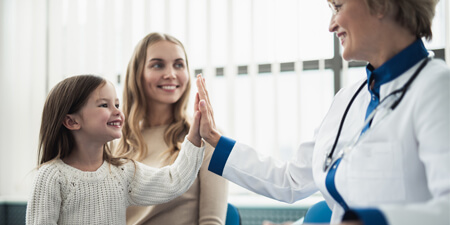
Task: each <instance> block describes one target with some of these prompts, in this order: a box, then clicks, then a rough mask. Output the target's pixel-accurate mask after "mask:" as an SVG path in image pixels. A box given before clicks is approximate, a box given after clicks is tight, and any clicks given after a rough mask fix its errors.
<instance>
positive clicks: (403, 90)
mask: <svg viewBox="0 0 450 225" xmlns="http://www.w3.org/2000/svg"><path fill="white" fill-rule="evenodd" d="M430 59H431V57H427V58H426V59H425V60H424V61H423V62H422V63H421V64H420V66H419V67H418V68H417V69H416V71H415V72H414V74H413V75H412V76H411V77H410V78H409V80H408V81H407V82H406V83H405V84H404V85H403V87H401V88H399V89H397V90H395V91H393V92H391V93H390V94H389V95H387V96H386V97H385V98H383V100H382V101H381V102H380V104H379V105H378V106H380V105H381V104H382V103H383V102H384V101H385V100H386V99H387V98H388V97H390V96H392V95H396V94H398V93H401V95H400V97H399V99H397V100H396V101H395V102H394V103H393V104H392V106H390V108H391V110H394V109H395V108H397V106H398V105H399V104H400V102H401V101H402V99H403V97H404V96H405V94H406V91H407V90H408V88H409V87H410V86H411V84H412V82H413V81H414V80H415V79H416V77H417V76H418V75H419V73H420V71H422V69H423V68H424V67H425V66H426V65H427V63H428V61H430ZM366 84H367V79H366V80H365V81H364V82H363V83H362V84H361V85H360V87H359V88H358V90H357V91H356V92H355V94H353V96H352V98H351V99H350V102H349V103H348V104H347V107H346V109H345V111H344V114H343V115H342V119H341V122H340V124H339V129H338V132H337V134H336V138H335V140H334V143H333V147H332V148H331V150H330V151H329V152H328V153H327V154H326V155H325V161H324V164H323V171H324V172H326V171H327V170H328V169H329V168H330V166H331V165H332V164H333V162H335V161H336V160H333V154H334V152H335V150H336V146H337V144H338V142H339V138H340V136H341V132H342V128H343V126H344V122H345V119H346V117H347V113H348V111H349V110H350V108H351V106H352V104H353V102H354V101H355V99H356V97H357V96H358V94H359V93H360V92H361V90H362V89H363V87H364V86H365V85H366ZM378 106H377V107H376V108H375V109H374V112H372V113H375V111H376V110H377V108H378ZM373 116H374V115H372V116H369V117H368V118H370V120H372V119H373ZM367 122H370V121H366V122H364V124H366V123H367ZM342 157H343V154H342V155H340V156H339V158H342Z"/></svg>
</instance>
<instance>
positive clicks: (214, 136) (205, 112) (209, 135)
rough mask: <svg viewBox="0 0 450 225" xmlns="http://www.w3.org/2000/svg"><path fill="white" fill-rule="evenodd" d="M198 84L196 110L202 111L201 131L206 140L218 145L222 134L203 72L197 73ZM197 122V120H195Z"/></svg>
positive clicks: (212, 144)
mask: <svg viewBox="0 0 450 225" xmlns="http://www.w3.org/2000/svg"><path fill="white" fill-rule="evenodd" d="M196 84H197V89H198V92H197V95H196V96H195V103H194V104H195V105H194V111H195V112H196V113H197V112H198V111H199V112H200V113H201V116H200V118H199V119H200V121H199V124H197V125H198V126H199V133H200V136H201V137H202V138H203V139H204V140H205V141H206V142H208V143H209V144H210V145H211V146H213V147H216V146H217V143H218V142H219V139H220V137H221V135H220V133H219V132H218V131H217V128H216V123H215V121H214V112H213V108H212V106H211V102H210V101H209V95H208V90H206V84H205V78H203V77H202V76H201V74H199V75H197V81H196ZM196 117H197V115H196ZM196 119H197V118H196ZM195 122H197V121H196V120H195Z"/></svg>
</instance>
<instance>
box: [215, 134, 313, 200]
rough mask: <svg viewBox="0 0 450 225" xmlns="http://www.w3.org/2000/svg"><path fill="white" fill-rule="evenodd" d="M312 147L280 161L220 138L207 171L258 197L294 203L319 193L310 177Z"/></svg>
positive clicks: (308, 145) (302, 148) (309, 144)
mask: <svg viewBox="0 0 450 225" xmlns="http://www.w3.org/2000/svg"><path fill="white" fill-rule="evenodd" d="M313 148H314V144H313V143H312V142H311V143H305V144H303V145H302V146H300V149H299V151H298V152H297V156H298V157H295V158H296V159H295V160H292V161H289V162H280V161H278V160H276V159H274V158H272V157H268V156H264V155H262V154H259V153H258V152H256V151H255V150H254V149H252V148H251V147H249V146H246V145H244V144H241V143H238V142H236V141H234V140H232V139H230V138H227V137H224V136H222V137H221V138H220V140H219V143H218V144H217V146H216V149H215V150H214V153H213V156H212V158H211V162H210V164H209V170H210V171H212V172H214V173H216V174H218V175H220V176H223V177H224V178H226V179H228V180H230V181H232V182H234V183H236V184H238V185H240V186H242V187H244V188H246V189H248V190H250V191H253V192H255V193H258V194H260V195H264V196H266V197H269V198H272V199H275V200H279V201H283V202H287V203H293V202H295V201H298V200H300V199H303V198H306V197H308V196H310V195H311V194H313V193H314V192H316V191H318V189H317V187H316V185H315V183H314V180H313V174H312V168H311V162H312V152H313Z"/></svg>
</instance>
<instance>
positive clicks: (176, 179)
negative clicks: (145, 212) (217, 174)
mask: <svg viewBox="0 0 450 225" xmlns="http://www.w3.org/2000/svg"><path fill="white" fill-rule="evenodd" d="M203 146H204V145H203ZM203 155H204V147H201V148H197V147H195V146H194V145H193V144H192V143H190V142H189V141H188V140H187V139H185V141H184V142H183V144H182V150H181V151H180V155H179V157H178V158H177V160H176V161H175V162H174V163H173V164H172V165H171V166H167V167H163V168H160V169H158V168H153V167H149V166H146V165H144V164H141V163H139V162H133V161H129V162H128V163H126V164H124V165H122V166H119V167H117V166H113V165H109V164H108V163H107V162H106V161H105V162H103V164H102V166H100V168H98V169H97V171H94V172H85V171H81V170H78V169H76V168H74V167H71V166H69V165H67V164H65V163H64V162H63V161H62V160H60V159H57V160H53V161H51V162H49V163H47V164H44V165H43V166H41V167H40V168H39V170H38V173H37V176H36V179H35V183H34V189H33V192H32V194H31V197H30V200H29V201H28V205H27V216H26V223H27V224H125V212H126V208H127V207H128V206H130V205H154V204H161V203H165V202H168V201H170V200H172V199H174V198H176V197H178V196H180V195H181V194H183V193H184V192H185V191H187V190H188V189H189V187H190V186H191V184H192V182H193V181H194V180H195V178H196V176H197V173H198V171H199V168H200V166H201V163H202V160H203Z"/></svg>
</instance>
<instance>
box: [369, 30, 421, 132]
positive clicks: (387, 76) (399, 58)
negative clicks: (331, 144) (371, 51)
mask: <svg viewBox="0 0 450 225" xmlns="http://www.w3.org/2000/svg"><path fill="white" fill-rule="evenodd" d="M427 56H428V51H427V49H426V48H425V46H424V44H423V42H422V40H421V39H418V40H416V41H415V42H413V43H412V44H411V45H409V46H408V47H407V48H405V49H403V50H402V51H401V52H400V53H398V54H397V55H395V56H394V57H393V58H392V59H390V60H388V61H387V62H385V63H384V64H383V65H381V66H380V67H378V68H377V69H375V68H373V66H372V65H371V64H368V65H367V66H366V73H367V87H368V90H369V92H370V94H371V96H372V97H371V99H370V103H369V105H368V107H367V111H366V118H367V117H368V116H369V115H370V113H371V112H372V111H373V110H374V109H375V108H376V107H377V106H378V104H379V103H380V87H381V85H383V84H385V83H388V82H390V81H392V80H394V79H395V78H397V77H399V76H400V75H401V74H403V73H404V72H406V71H407V70H408V69H409V68H411V67H412V66H414V65H415V64H416V63H418V62H419V61H420V60H422V59H423V58H425V57H427ZM372 82H373V87H372V88H371V84H372ZM369 126H370V123H369V124H368V126H367V127H365V128H364V130H363V133H364V132H365V131H366V130H367V129H368V128H369Z"/></svg>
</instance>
